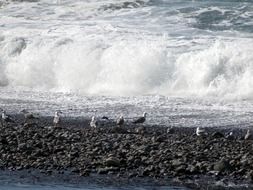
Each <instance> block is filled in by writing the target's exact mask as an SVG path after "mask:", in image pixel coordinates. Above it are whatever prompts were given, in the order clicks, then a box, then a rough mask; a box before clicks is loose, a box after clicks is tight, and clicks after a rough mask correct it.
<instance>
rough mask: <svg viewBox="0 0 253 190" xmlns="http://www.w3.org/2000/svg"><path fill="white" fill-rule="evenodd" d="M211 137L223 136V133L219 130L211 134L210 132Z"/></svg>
mask: <svg viewBox="0 0 253 190" xmlns="http://www.w3.org/2000/svg"><path fill="white" fill-rule="evenodd" d="M212 137H213V138H216V139H217V138H224V135H223V134H222V133H221V132H217V131H216V132H214V133H213V134H212Z"/></svg>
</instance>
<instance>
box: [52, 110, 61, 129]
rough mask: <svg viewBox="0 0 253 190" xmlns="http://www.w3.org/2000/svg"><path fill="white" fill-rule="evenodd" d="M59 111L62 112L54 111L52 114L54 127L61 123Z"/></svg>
mask: <svg viewBox="0 0 253 190" xmlns="http://www.w3.org/2000/svg"><path fill="white" fill-rule="evenodd" d="M60 113H62V112H61V111H56V112H55V114H54V119H53V123H54V127H59V125H60V123H61V117H60Z"/></svg>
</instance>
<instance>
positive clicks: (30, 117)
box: [0, 108, 253, 140]
mask: <svg viewBox="0 0 253 190" xmlns="http://www.w3.org/2000/svg"><path fill="white" fill-rule="evenodd" d="M0 111H2V114H1V125H2V126H6V125H7V124H8V123H15V121H14V120H13V119H12V118H11V117H10V116H9V115H7V114H6V112H5V111H4V110H3V109H1V108H0ZM20 113H22V114H23V115H24V125H28V124H29V123H30V121H34V120H38V119H39V115H38V114H34V113H31V112H29V111H27V110H26V109H24V110H22V111H21V112H20ZM61 114H62V112H61V111H56V112H55V114H54V118H53V125H54V127H59V126H60V124H61ZM146 117H147V113H146V112H144V113H143V115H142V116H141V117H139V118H137V119H135V120H134V121H133V122H132V123H133V124H142V123H144V122H145V121H146ZM102 119H105V120H109V118H108V117H105V116H104V117H102ZM124 123H125V120H124V117H123V115H122V114H121V115H120V116H119V118H118V119H117V120H116V125H117V126H118V127H123V125H124ZM98 126H99V122H98V120H96V118H95V116H92V118H91V121H90V127H92V128H97V127H98ZM171 131H172V128H168V129H167V133H171ZM195 134H196V135H197V136H199V137H206V136H208V133H207V131H206V130H205V129H204V128H200V127H197V128H196V132H195ZM216 135H219V136H223V135H222V134H221V133H219V132H216ZM225 137H226V138H227V139H235V137H234V134H233V132H229V133H228V134H227V135H226V136H225ZM244 139H245V140H253V135H252V132H251V130H250V129H248V130H247V133H246V135H245V136H244Z"/></svg>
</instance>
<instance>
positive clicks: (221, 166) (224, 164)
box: [213, 159, 231, 172]
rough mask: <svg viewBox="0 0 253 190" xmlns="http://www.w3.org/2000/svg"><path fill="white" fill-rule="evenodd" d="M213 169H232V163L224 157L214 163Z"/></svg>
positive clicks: (222, 170) (219, 170)
mask: <svg viewBox="0 0 253 190" xmlns="http://www.w3.org/2000/svg"><path fill="white" fill-rule="evenodd" d="M213 169H214V170H215V171H218V172H224V171H229V170H231V165H230V163H229V162H228V161H227V160H224V159H222V160H221V161H218V162H216V163H215V164H214V166H213Z"/></svg>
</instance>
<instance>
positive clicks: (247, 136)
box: [244, 129, 253, 140]
mask: <svg viewBox="0 0 253 190" xmlns="http://www.w3.org/2000/svg"><path fill="white" fill-rule="evenodd" d="M244 139H245V140H253V136H252V133H251V131H250V130H249V129H248V130H247V133H246V135H245V137H244Z"/></svg>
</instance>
